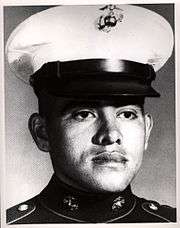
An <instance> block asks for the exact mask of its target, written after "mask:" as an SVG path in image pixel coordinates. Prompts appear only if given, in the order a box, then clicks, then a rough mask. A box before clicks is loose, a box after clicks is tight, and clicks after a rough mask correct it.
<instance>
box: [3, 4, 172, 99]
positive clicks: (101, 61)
mask: <svg viewBox="0 0 180 228" xmlns="http://www.w3.org/2000/svg"><path fill="white" fill-rule="evenodd" d="M172 49H173V31H172V28H171V26H170V24H169V23H168V22H167V21H166V20H165V18H163V17H162V16H160V15H159V14H157V13H155V12H153V11H151V10H148V9H145V8H142V7H139V6H135V5H85V6H82V5H81V6H77V5H76V6H75V5H68V6H65V5H63V6H57V7H52V8H50V9H47V10H44V11H42V12H40V13H37V14H35V15H32V16H31V17H29V18H28V19H26V20H25V21H24V22H22V23H21V24H20V25H19V26H18V27H17V28H16V29H15V30H14V31H13V32H12V34H11V35H10V37H9V39H8V42H7V45H6V54H7V58H8V62H9V65H10V68H11V69H12V71H13V72H14V74H15V75H16V76H17V77H19V78H21V79H22V80H24V81H25V82H28V83H29V82H30V84H31V85H32V86H33V87H34V89H35V91H36V92H38V91H41V90H45V91H47V92H49V93H51V94H55V95H58V96H65V97H82V96H83V97H86V98H88V97H94V96H95V97H103V98H104V97H111V96H113V97H119V96H142V97H146V96H147V97H158V96H159V93H158V92H156V91H155V90H154V89H153V88H152V86H151V83H152V81H153V80H154V79H155V77H156V72H157V71H158V70H159V69H160V68H161V67H162V66H163V65H164V64H165V63H166V61H167V60H168V58H169V57H170V56H171V53H172Z"/></svg>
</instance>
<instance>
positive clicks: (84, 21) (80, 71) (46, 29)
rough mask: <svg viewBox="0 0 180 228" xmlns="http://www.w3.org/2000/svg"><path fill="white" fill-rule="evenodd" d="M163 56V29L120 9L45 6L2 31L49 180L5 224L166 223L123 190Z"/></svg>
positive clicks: (140, 148)
mask: <svg viewBox="0 0 180 228" xmlns="http://www.w3.org/2000/svg"><path fill="white" fill-rule="evenodd" d="M160 34H161V39H160V38H159V37H160ZM172 49H173V33H172V29H171V27H170V25H169V24H168V22H167V21H166V20H165V19H164V18H163V17H161V16H160V15H158V14H156V13H154V12H152V11H149V10H147V9H144V8H141V7H137V6H130V5H106V6H99V5H96V6H59V7H54V8H51V9H48V10H46V11H43V12H41V13H38V14H35V15H33V16H32V17H30V18H29V19H27V20H26V21H25V22H23V23H22V24H21V25H20V26H19V27H18V28H17V29H16V30H15V31H14V32H13V33H12V35H11V36H10V38H9V40H8V42H7V46H6V52H7V56H8V61H9V64H10V68H11V69H12V70H13V71H14V72H15V74H16V75H17V76H18V77H20V78H22V79H23V80H25V81H29V82H30V84H31V86H32V87H33V89H34V92H35V94H36V95H37V97H38V102H39V114H38V113H35V114H33V115H32V116H31V117H30V119H29V129H30V132H31V134H32V137H33V139H34V141H35V142H36V144H37V146H38V148H39V149H40V150H42V151H47V152H49V153H50V157H51V160H52V164H53V168H54V175H53V177H52V179H51V180H50V182H49V184H48V185H47V187H46V188H45V189H44V190H43V191H42V192H41V193H40V194H39V195H38V196H36V197H34V198H33V199H30V200H28V201H26V202H24V203H22V204H19V205H17V206H15V207H13V208H11V209H9V210H8V212H7V222H8V223H9V224H28V223H32V224H35V223H98V222H99V223H102V222H103V223H126V222H131V223H132V222H175V221H176V213H175V209H174V208H171V207H168V206H163V205H159V204H158V203H157V202H153V201H148V200H145V199H143V198H139V197H137V196H135V195H134V194H133V193H132V191H131V187H130V183H131V181H132V180H133V178H134V177H135V175H136V174H137V172H138V170H139V168H140V165H141V162H142V157H143V152H144V150H146V149H147V145H148V139H149V135H150V132H151V129H152V125H153V121H152V117H151V115H150V114H148V113H146V112H145V111H144V99H145V97H158V96H159V93H158V92H156V91H155V90H154V89H153V88H152V87H151V82H152V81H153V80H154V79H155V76H156V75H155V71H157V70H159V69H160V68H161V67H162V66H163V65H164V63H165V62H166V61H167V60H168V58H169V57H170V56H171V53H172Z"/></svg>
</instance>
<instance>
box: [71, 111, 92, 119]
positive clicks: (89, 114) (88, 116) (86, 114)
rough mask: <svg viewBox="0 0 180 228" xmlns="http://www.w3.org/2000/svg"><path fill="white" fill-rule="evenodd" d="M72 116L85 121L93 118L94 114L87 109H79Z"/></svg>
mask: <svg viewBox="0 0 180 228" xmlns="http://www.w3.org/2000/svg"><path fill="white" fill-rule="evenodd" d="M73 118H74V119H75V120H78V121H86V120H90V119H93V118H95V114H94V113H93V112H91V111H89V110H81V111H77V112H74V113H73Z"/></svg>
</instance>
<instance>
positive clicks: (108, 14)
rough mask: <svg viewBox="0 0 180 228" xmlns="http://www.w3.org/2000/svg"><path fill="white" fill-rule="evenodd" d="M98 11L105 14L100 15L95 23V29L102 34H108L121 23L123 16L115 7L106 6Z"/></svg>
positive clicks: (120, 10)
mask: <svg viewBox="0 0 180 228" xmlns="http://www.w3.org/2000/svg"><path fill="white" fill-rule="evenodd" d="M100 10H103V11H104V12H105V14H103V15H101V16H100V17H99V19H98V22H97V28H98V29H99V30H100V31H103V32H110V31H111V29H112V28H113V27H115V26H116V25H117V23H118V22H122V20H123V17H124V15H123V14H122V11H123V10H122V9H120V8H119V7H117V6H116V5H106V6H104V7H102V8H100Z"/></svg>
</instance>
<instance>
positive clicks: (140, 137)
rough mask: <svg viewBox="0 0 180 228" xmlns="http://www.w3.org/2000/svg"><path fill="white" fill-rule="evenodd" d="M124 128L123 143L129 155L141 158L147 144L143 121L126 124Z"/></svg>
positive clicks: (135, 158)
mask: <svg viewBox="0 0 180 228" xmlns="http://www.w3.org/2000/svg"><path fill="white" fill-rule="evenodd" d="M121 129H122V137H123V140H122V143H123V146H124V147H125V149H126V151H127V153H128V155H129V156H132V157H133V159H134V160H137V159H138V158H139V159H141V157H142V154H143V151H144V145H145V130H144V124H143V123H131V124H128V123H127V124H124V125H123V127H122V128H121Z"/></svg>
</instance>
